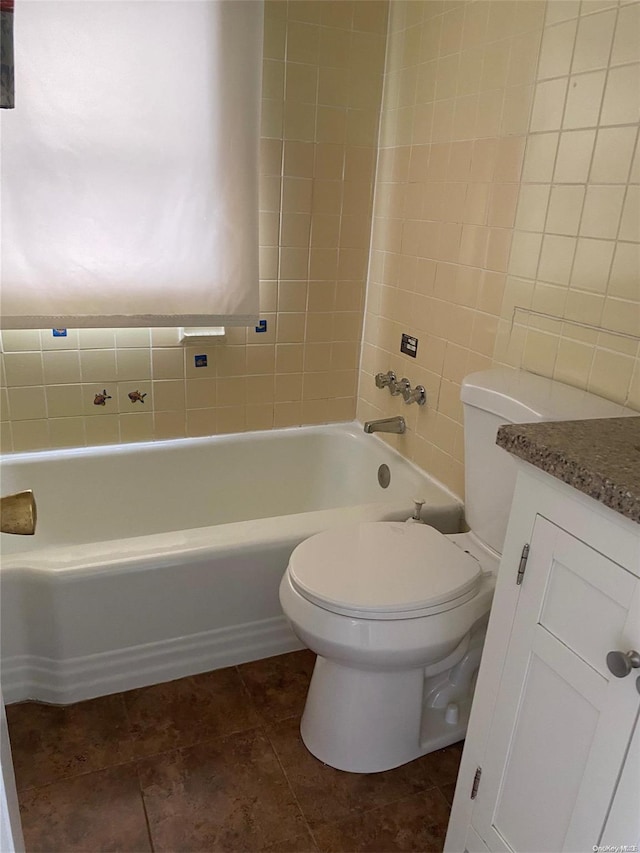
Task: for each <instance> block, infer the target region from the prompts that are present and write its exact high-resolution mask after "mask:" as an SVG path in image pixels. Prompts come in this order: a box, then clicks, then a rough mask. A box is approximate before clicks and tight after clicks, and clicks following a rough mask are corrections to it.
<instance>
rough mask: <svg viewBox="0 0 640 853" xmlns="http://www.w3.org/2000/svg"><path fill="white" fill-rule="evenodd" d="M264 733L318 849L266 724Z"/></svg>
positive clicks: (314, 841) (293, 715)
mask: <svg viewBox="0 0 640 853" xmlns="http://www.w3.org/2000/svg"><path fill="white" fill-rule="evenodd" d="M293 717H295V714H292V715H291V716H290V717H285V718H284V719H292V718H293ZM283 721H284V720H278V722H283ZM264 733H265V736H266V738H267V740H268V741H269V746H270V747H271V750H272V752H273V754H274V755H275V757H276V761H277V762H278V766H279V767H280V770H281V771H282V775H283V776H284V778H285V781H286V783H287V785H288V787H289V790H290V791H291V796H292V797H293V799H294V801H295V803H296V805H297V806H298V808H299V809H300V814H301V815H302V819H303V821H304V824H305V826H306V828H307V832H308V833H309V835H310V836H311V840H312V842H313V844H314V846H315V848H316V850H320V846H319V844H318V842H317V840H316V836H315V833H314V832H313V830H312V828H311V825H310V824H309V821H308V819H307V815H306V814H305V811H304V809H303V808H302V804H301V803H300V801H299V800H298V797H297V795H296V792H295V791H294V789H293V785H292V784H291V781H290V779H289V776H288V774H287V771H286V770H285V767H284V765H283V763H282V761H281V760H280V756H279V755H278V750H277V749H276V747H275V745H274V743H273V741H272V740H271V737H270V736H269V729H268V727H267V726H265V730H264Z"/></svg>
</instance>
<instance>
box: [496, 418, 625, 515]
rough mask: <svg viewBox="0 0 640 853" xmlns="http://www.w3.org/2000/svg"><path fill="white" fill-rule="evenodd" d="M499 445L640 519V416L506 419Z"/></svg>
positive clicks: (585, 492) (499, 435)
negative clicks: (527, 421) (528, 421)
mask: <svg viewBox="0 0 640 853" xmlns="http://www.w3.org/2000/svg"><path fill="white" fill-rule="evenodd" d="M496 444H498V445H499V446H500V447H503V448H504V449H505V450H508V451H509V453H513V455H514V456H518V457H520V459H524V460H525V461H526V462H529V463H531V465H535V466H536V468H540V469H541V470H542V471H546V473H547V474H551V476H552V477H557V478H558V480H562V482H563V483H568V484H569V485H570V486H573V487H574V488H575V489H577V490H578V491H580V492H584V494H585V495H589V497H592V498H595V500H597V501H600V503H603V504H604V505H605V506H608V507H609V508H610V509H613V510H615V511H616V512H619V513H620V514H621V515H624V516H626V517H627V518H630V519H631V520H632V521H636V522H637V523H638V524H640V416H639V417H637V418H636V417H629V418H603V419H598V420H586V421H553V422H544V423H536V424H505V425H504V426H501V427H500V429H499V430H498V437H497V439H496Z"/></svg>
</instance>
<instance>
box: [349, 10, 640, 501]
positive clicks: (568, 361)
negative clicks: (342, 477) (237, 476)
mask: <svg viewBox="0 0 640 853" xmlns="http://www.w3.org/2000/svg"><path fill="white" fill-rule="evenodd" d="M639 44H640V40H639V39H638V4H637V3H633V4H630V3H622V4H618V3H617V2H607V0H605V2H601V0H585V2H583V3H582V4H581V3H580V2H564V0H550V2H549V3H548V4H547V3H545V2H543V0H540V2H538V0H532V2H527V1H526V0H518V2H510V0H497V2H487V0H477V2H475V1H474V0H471V2H469V0H467V2H452V3H436V2H431V0H427V2H406V3H405V2H402V0H398V2H394V3H393V4H392V7H391V17H390V24H389V50H388V57H387V66H386V74H385V89H384V97H383V112H382V132H381V140H380V151H379V167H378V174H377V182H376V196H375V209H374V228H373V236H372V253H371V266H370V274H369V284H368V298H367V309H366V322H365V336H364V343H363V358H362V371H361V382H360V391H359V401H358V417H359V418H360V419H362V420H364V419H368V418H371V417H380V416H387V415H393V414H403V415H404V416H405V418H406V419H407V422H408V431H407V433H406V434H405V435H404V436H392V437H389V438H388V440H389V442H390V443H392V444H393V445H395V446H396V447H397V448H398V449H399V450H400V451H401V452H402V453H404V454H405V455H406V456H407V457H409V458H411V459H413V460H415V462H416V463H417V464H418V465H420V466H421V467H423V468H425V469H427V470H429V471H431V472H432V473H433V474H434V475H435V476H436V477H438V478H439V479H440V480H442V481H443V482H444V483H446V484H447V485H448V486H450V487H451V488H452V489H453V490H454V491H455V492H457V493H458V494H460V495H462V494H463V491H464V469H463V432H462V408H461V404H460V402H459V394H460V383H461V380H462V378H463V377H464V375H465V374H466V373H469V372H471V371H474V370H478V369H482V368H485V367H489V366H491V365H492V364H507V365H510V366H516V367H517V366H523V367H525V368H527V369H529V370H532V371H534V372H537V373H540V374H542V375H546V376H553V377H556V378H558V379H562V380H563V381H566V382H569V383H570V384H573V385H578V386H580V387H589V388H591V389H593V390H594V391H596V392H597V393H599V394H601V395H603V396H605V397H609V398H611V399H614V400H618V401H620V402H627V403H628V404H629V405H631V406H634V407H636V408H638V409H640V361H639V358H638V336H639V335H640V316H639V314H638V310H639V305H640V284H639V282H640V278H639V276H638V246H637V239H638V233H639V227H638V187H637V182H638V155H637V154H634V152H635V151H636V150H637V121H638V108H639V105H640V86H639V85H638V77H637V69H638V65H637V60H638V59H639V58H640V56H639V55H638V45H639ZM634 158H635V159H634ZM632 163H633V165H632ZM516 308H517V310H516V311H515V315H514V309H516ZM522 309H529V311H531V310H535V311H536V312H539V313H540V314H544V315H550V318H549V317H547V316H542V317H541V316H538V314H536V315H532V314H531V313H526V312H525V311H523V310H522ZM577 323H591V324H593V325H595V326H598V327H600V326H604V327H606V328H607V329H611V330H614V331H616V332H618V333H624V336H623V335H621V334H616V335H613V334H610V333H606V334H605V333H604V332H601V331H600V332H599V331H595V330H592V329H588V328H584V326H583V325H577ZM402 332H407V333H409V334H412V335H415V336H417V337H418V339H419V346H418V353H417V358H416V359H412V358H409V357H407V356H404V355H401V354H400V352H399V347H400V337H401V333H402ZM388 369H393V370H395V372H396V373H397V374H398V376H404V375H406V376H407V377H408V378H409V379H410V380H411V381H412V383H413V384H417V383H422V384H423V385H425V387H426V388H427V390H428V395H429V404H428V406H427V407H425V408H424V409H419V408H418V407H417V406H415V405H413V406H406V405H405V404H404V403H403V402H402V401H401V400H400V399H398V398H392V397H391V396H390V395H389V394H388V392H387V391H386V390H384V391H382V390H378V389H376V388H375V385H374V381H373V376H374V374H375V373H376V372H378V371H386V370H388Z"/></svg>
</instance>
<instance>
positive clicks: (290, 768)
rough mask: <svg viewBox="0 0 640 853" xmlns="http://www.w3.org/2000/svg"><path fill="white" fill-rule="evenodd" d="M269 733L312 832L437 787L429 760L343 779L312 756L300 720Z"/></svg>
mask: <svg viewBox="0 0 640 853" xmlns="http://www.w3.org/2000/svg"><path fill="white" fill-rule="evenodd" d="M267 733H268V735H269V738H270V740H271V742H272V744H273V747H274V749H275V751H276V754H277V756H278V758H279V759H280V762H281V764H282V766H283V768H284V771H285V773H286V774H287V778H288V780H289V784H290V785H291V787H292V789H293V792H294V794H295V795H296V798H297V800H298V802H299V803H300V808H301V809H302V811H303V813H304V816H305V817H306V819H307V821H308V822H309V825H310V826H311V827H312V828H313V827H314V826H318V825H319V824H324V823H334V822H336V821H339V820H342V819H345V818H347V817H350V816H352V815H354V814H357V813H359V812H363V811H367V810H369V809H372V808H374V807H375V806H380V805H384V804H386V803H391V802H394V801H396V800H401V799H404V798H405V797H408V796H410V795H412V794H415V793H418V792H420V791H425V790H427V789H428V788H432V787H434V785H435V782H434V781H433V779H432V775H431V773H430V772H429V764H428V763H427V761H426V756H425V758H419V759H417V760H416V761H412V762H410V763H409V764H405V765H403V766H402V767H397V768H395V769H394V770H387V771H386V772H385V773H343V772H342V771H340V770H334V769H333V768H332V767H328V766H327V765H326V764H323V763H322V762H321V761H318V759H316V758H314V757H313V756H312V755H311V753H310V752H309V751H308V750H307V749H306V747H305V746H304V744H303V742H302V739H301V737H300V730H299V723H298V721H297V720H296V719H289V720H284V721H283V722H281V723H278V724H276V725H274V726H270V727H269V728H268V729H267Z"/></svg>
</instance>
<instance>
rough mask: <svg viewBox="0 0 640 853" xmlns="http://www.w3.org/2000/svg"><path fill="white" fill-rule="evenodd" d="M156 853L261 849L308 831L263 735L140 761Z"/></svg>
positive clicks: (236, 737) (243, 735)
mask: <svg viewBox="0 0 640 853" xmlns="http://www.w3.org/2000/svg"><path fill="white" fill-rule="evenodd" d="M138 774H139V778H140V783H141V786H142V792H143V796H144V800H145V805H146V809H147V815H148V818H149V826H150V830H151V838H152V841H153V846H154V850H156V851H157V853H160V851H171V853H179V851H185V853H186V851H188V853H196V851H207V853H211V851H216V853H218V851H228V850H243V851H257V850H263V849H265V848H266V847H268V845H272V847H273V849H274V850H277V849H282V850H284V849H285V847H284V844H283V846H282V847H281V848H278V847H277V843H278V842H285V841H287V839H295V838H296V837H297V836H300V835H304V833H305V832H306V826H305V822H304V819H303V816H302V813H301V812H300V809H299V808H298V806H297V804H296V802H295V799H294V797H293V795H292V793H291V789H290V788H289V786H288V784H287V780H286V778H285V776H284V774H283V772H282V769H281V767H280V765H279V763H278V760H277V758H276V756H275V754H274V752H273V749H272V748H271V745H270V743H269V741H268V739H267V738H266V736H265V735H264V734H263V732H262V731H261V730H259V729H258V730H253V731H249V732H242V733H239V734H235V735H231V736H229V737H224V738H219V739H217V740H214V741H210V742H208V743H205V744H199V745H198V746H195V747H192V748H190V749H180V750H176V751H174V752H170V753H165V754H163V755H157V756H155V757H154V758H148V759H144V760H142V761H140V762H138Z"/></svg>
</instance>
